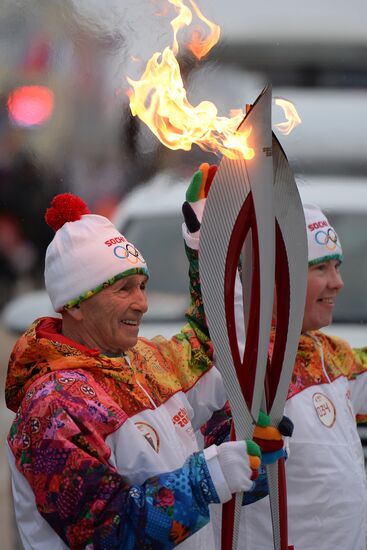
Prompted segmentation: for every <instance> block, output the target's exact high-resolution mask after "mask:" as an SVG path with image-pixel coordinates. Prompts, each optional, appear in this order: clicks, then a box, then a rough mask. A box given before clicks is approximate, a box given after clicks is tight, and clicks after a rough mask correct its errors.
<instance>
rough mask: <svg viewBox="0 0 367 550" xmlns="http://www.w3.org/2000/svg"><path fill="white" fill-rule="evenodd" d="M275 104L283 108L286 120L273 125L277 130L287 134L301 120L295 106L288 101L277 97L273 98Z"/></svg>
mask: <svg viewBox="0 0 367 550" xmlns="http://www.w3.org/2000/svg"><path fill="white" fill-rule="evenodd" d="M275 105H279V107H281V108H282V109H283V111H284V116H285V118H286V120H285V121H284V122H280V123H279V124H274V126H275V127H276V128H278V130H279V132H281V133H282V134H284V135H286V136H287V135H288V134H290V133H291V131H292V130H293V129H294V128H295V127H296V126H298V124H301V122H302V121H301V119H300V117H299V115H298V113H297V110H296V108H295V106H294V105H293V103H291V102H290V101H288V100H286V99H281V98H280V97H277V98H276V99H275Z"/></svg>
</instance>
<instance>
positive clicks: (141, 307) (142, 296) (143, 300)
mask: <svg viewBox="0 0 367 550" xmlns="http://www.w3.org/2000/svg"><path fill="white" fill-rule="evenodd" d="M132 307H133V308H135V309H137V310H138V311H141V313H146V312H147V311H148V300H147V295H146V293H145V290H142V289H140V288H137V289H136V290H135V292H134V300H133V303H132Z"/></svg>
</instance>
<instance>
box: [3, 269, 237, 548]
mask: <svg viewBox="0 0 367 550" xmlns="http://www.w3.org/2000/svg"><path fill="white" fill-rule="evenodd" d="M195 265H196V264H195ZM196 275H197V272H196V271H195V266H191V281H192V287H191V295H192V304H191V307H190V309H189V311H188V314H187V318H188V320H189V324H188V325H186V326H185V327H184V328H183V330H182V331H181V333H179V334H177V335H176V336H174V337H173V338H172V339H171V340H165V339H164V338H162V337H157V338H155V339H153V340H151V341H150V340H146V339H143V338H140V339H139V341H138V343H137V345H136V346H135V347H134V348H133V349H131V350H129V351H128V352H127V353H126V355H124V356H120V357H108V356H106V355H102V354H101V353H100V351H99V350H97V349H88V348H86V347H84V346H81V345H78V344H77V343H76V342H73V341H71V340H68V339H67V338H65V337H64V336H62V334H61V321H60V320H58V319H53V318H42V319H39V320H37V321H36V322H35V323H33V325H32V326H31V327H30V328H29V330H28V331H27V332H26V333H25V335H23V336H22V337H21V338H20V339H19V340H18V342H17V343H16V345H15V347H14V350H13V352H12V355H11V358H10V362H9V370H8V377H7V382H6V400H7V405H8V407H9V408H10V409H11V410H13V411H14V412H16V418H15V420H14V422H13V425H12V427H11V430H10V433H9V436H8V455H9V463H10V467H11V471H12V483H13V494H14V500H15V510H16V516H17V522H18V526H19V529H20V533H21V538H22V542H23V544H24V547H25V549H26V550H27V549H37V550H50V549H52V550H58V549H64V548H67V547H71V548H73V549H79V548H120V549H124V550H133V549H134V550H153V549H159V550H162V549H169V548H173V547H175V546H179V547H180V548H183V549H189V548H190V549H199V548H200V549H208V550H212V548H213V546H214V542H213V539H212V535H211V526H210V523H209V509H208V505H209V503H212V502H219V498H220V494H221V485H220V483H218V482H217V483H216V485H215V486H214V484H213V481H212V478H211V476H210V474H209V470H208V467H207V461H206V460H205V458H204V453H203V452H199V451H198V445H197V442H196V438H195V433H194V432H195V431H196V430H198V429H199V428H200V426H201V425H202V424H203V423H204V422H206V421H207V420H208V419H209V418H210V416H211V414H212V412H213V411H214V410H217V409H220V408H221V407H223V405H224V403H225V393H224V388H223V384H222V380H221V377H220V375H219V372H218V371H217V370H216V368H215V367H214V366H213V364H212V351H213V350H212V344H211V342H210V341H209V339H208V337H207V336H206V335H205V333H204V332H202V331H201V329H200V320H201V321H203V312H202V307H201V300H200V294H199V291H198V288H197V277H196ZM193 319H195V322H194V320H193ZM193 453H194V454H193ZM167 472H168V473H167ZM223 481H224V480H223ZM224 483H225V482H224ZM223 490H224V487H223ZM227 492H228V489H227ZM218 495H219V496H218Z"/></svg>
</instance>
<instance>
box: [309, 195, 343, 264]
mask: <svg viewBox="0 0 367 550" xmlns="http://www.w3.org/2000/svg"><path fill="white" fill-rule="evenodd" d="M303 211H304V214H305V220H306V226H307V240H308V265H314V264H319V263H321V262H324V261H327V260H342V259H343V251H342V247H341V244H340V241H339V237H338V235H337V234H336V231H335V229H334V228H333V227H331V225H330V223H329V221H328V219H327V217H326V216H325V214H324V213H323V212H322V211H321V209H320V207H319V206H317V204H312V203H311V204H304V205H303Z"/></svg>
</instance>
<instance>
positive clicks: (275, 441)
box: [253, 411, 293, 465]
mask: <svg viewBox="0 0 367 550" xmlns="http://www.w3.org/2000/svg"><path fill="white" fill-rule="evenodd" d="M292 433H293V422H292V421H291V420H290V419H289V418H288V417H287V416H283V418H282V420H281V421H280V423H279V425H278V427H277V428H276V427H275V426H271V425H270V417H269V416H268V415H267V414H265V413H264V412H263V411H260V413H259V419H258V422H257V425H256V426H255V429H254V433H253V439H254V441H256V443H257V444H258V445H259V447H260V449H261V456H262V460H261V462H262V464H265V465H268V464H274V463H275V462H276V461H277V460H279V458H282V457H285V458H286V457H287V453H286V450H285V448H284V440H283V436H287V437H291V436H292Z"/></svg>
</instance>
